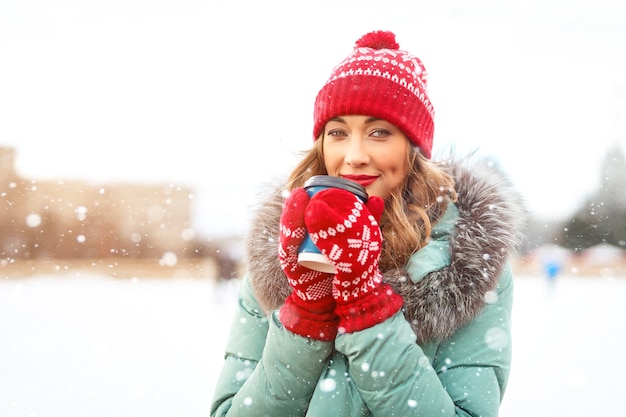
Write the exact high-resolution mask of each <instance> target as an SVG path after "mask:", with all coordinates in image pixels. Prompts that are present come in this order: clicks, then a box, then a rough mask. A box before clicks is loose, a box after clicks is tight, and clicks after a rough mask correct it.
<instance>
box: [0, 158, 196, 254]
mask: <svg viewBox="0 0 626 417" xmlns="http://www.w3.org/2000/svg"><path fill="white" fill-rule="evenodd" d="M191 198H192V194H191V191H190V190H189V189H186V188H184V187H179V186H176V185H171V184H168V185H140V184H125V183H119V184H93V183H89V182H86V181H80V180H72V181H65V180H49V181H40V180H32V179H26V178H22V177H20V175H19V174H18V173H17V172H16V171H15V150H14V149H12V148H3V147H0V259H36V258H66V259H69V258H108V257H122V256H124V257H128V258H157V259H161V258H163V257H164V256H165V257H166V256H167V255H168V254H169V255H171V256H175V257H193V256H194V254H195V253H198V252H200V251H201V248H198V247H197V243H196V239H195V236H194V232H193V230H192V229H191V227H190V224H191V201H190V200H191Z"/></svg>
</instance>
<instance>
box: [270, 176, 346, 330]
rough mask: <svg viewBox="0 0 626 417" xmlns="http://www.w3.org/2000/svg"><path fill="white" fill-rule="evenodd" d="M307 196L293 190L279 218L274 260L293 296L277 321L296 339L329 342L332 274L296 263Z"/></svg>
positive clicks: (334, 318) (333, 320) (335, 321)
mask: <svg viewBox="0 0 626 417" xmlns="http://www.w3.org/2000/svg"><path fill="white" fill-rule="evenodd" d="M308 203H309V196H308V194H307V193H306V191H304V189H302V188H296V189H294V190H293V191H292V192H291V195H290V196H289V197H288V198H287V200H286V201H285V204H284V207H283V212H282V215H281V217H280V244H279V246H278V258H279V260H280V267H281V268H282V270H283V271H284V272H285V275H286V276H287V280H288V282H289V285H290V286H291V287H292V288H293V292H292V293H291V295H289V297H287V299H286V300H285V304H284V305H283V307H281V309H280V321H281V322H282V323H283V325H284V326H285V327H286V328H287V329H289V330H290V331H292V332H293V333H296V334H299V335H300V336H305V337H310V338H312V339H317V340H333V339H334V338H335V336H336V335H337V325H338V321H339V319H338V317H337V315H336V314H335V313H334V311H333V310H334V308H335V300H334V299H333V296H332V277H333V276H332V274H328V273H323V272H318V271H314V270H312V269H309V268H306V267H304V266H302V265H300V264H299V263H298V248H299V247H300V244H301V243H302V241H303V240H304V236H305V235H306V233H307V231H306V227H305V225H304V211H305V209H306V206H307V204H308Z"/></svg>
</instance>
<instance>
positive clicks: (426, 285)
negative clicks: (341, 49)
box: [211, 31, 524, 417]
mask: <svg viewBox="0 0 626 417" xmlns="http://www.w3.org/2000/svg"><path fill="white" fill-rule="evenodd" d="M467 111H470V112H471V111H479V109H467ZM433 114H434V112H433V106H432V104H431V102H430V101H429V98H428V94H427V75H426V70H425V69H424V66H423V64H422V62H421V61H420V60H419V59H418V58H417V57H416V56H414V55H411V54H410V53H409V52H407V51H403V50H400V49H399V45H398V44H397V43H396V39H395V35H394V34H393V33H391V32H384V31H377V32H371V33H367V34H366V35H364V36H363V37H362V38H361V39H359V40H358V41H357V42H356V45H355V48H354V50H353V51H352V53H351V54H350V55H349V56H348V57H347V58H346V59H345V60H344V61H342V62H341V63H339V65H338V66H336V67H335V68H334V69H333V71H332V73H331V76H330V79H329V80H328V81H327V83H326V84H325V85H324V86H323V87H322V89H321V91H320V92H319V93H318V95H317V98H316V100H315V107H314V123H313V137H314V143H313V147H312V149H311V150H310V151H309V152H308V153H307V154H306V155H304V157H303V159H302V160H301V161H300V162H299V164H298V165H297V166H296V167H295V169H294V170H293V171H292V173H291V175H290V176H289V178H288V180H287V181H286V183H285V184H284V186H282V187H278V188H277V189H276V191H275V193H274V194H273V195H272V196H271V197H268V199H267V201H263V202H262V204H260V207H259V209H258V212H257V213H256V217H255V219H254V220H253V222H252V227H251V230H250V233H249V236H248V240H247V251H248V258H247V273H246V275H245V277H244V278H243V281H242V283H241V290H240V295H239V302H238V306H237V311H236V316H235V318H234V320H233V323H232V328H231V333H230V337H229V339H228V342H227V344H226V352H225V362H224V365H223V368H222V370H221V373H220V375H219V379H218V381H217V385H216V389H215V393H214V397H213V401H212V406H211V415H212V416H320V417H328V416H398V417H401V416H412V415H420V416H438V417H447V416H460V415H463V416H470V415H471V416H483V417H486V416H495V415H497V414H498V409H499V407H500V402H501V401H502V397H503V395H504V392H505V389H506V386H507V380H508V377H509V367H510V362H511V337H510V336H511V335H510V324H511V303H512V297H513V285H512V276H511V271H510V269H509V266H508V261H507V256H508V254H509V253H510V252H511V251H512V250H514V249H515V248H516V246H517V245H518V244H519V243H520V242H518V239H520V236H521V235H522V230H521V229H522V227H523V226H524V221H523V214H524V210H523V209H522V208H521V204H520V198H519V196H518V194H517V192H516V191H515V190H514V189H513V188H512V187H511V186H510V184H509V182H508V181H507V179H506V178H505V177H504V175H503V174H502V173H501V172H500V171H499V170H498V169H497V168H495V167H494V166H493V164H490V163H488V162H487V161H479V160H473V161H472V160H471V159H472V157H467V158H456V157H453V156H452V155H451V156H450V158H449V160H446V161H443V162H435V161H433V160H431V151H432V144H433V130H434V129H433V126H434V124H433ZM277 123H278V126H277V127H278V128H279V127H280V120H277ZM317 175H328V176H331V177H340V178H343V179H347V180H350V181H352V182H353V183H357V184H360V185H361V186H363V187H364V188H365V190H366V191H367V194H368V195H369V199H367V200H363V199H360V198H359V196H358V195H355V194H353V193H352V192H350V191H346V190H343V189H335V188H330V189H326V190H323V191H319V192H317V193H316V194H314V195H313V196H312V197H311V196H309V194H308V193H307V192H306V191H305V190H304V189H303V186H304V185H305V182H306V181H307V180H309V179H310V178H311V177H312V176H317ZM364 201H366V202H364ZM306 231H308V233H309V234H310V235H311V236H312V237H313V240H314V242H316V245H317V246H318V247H319V248H320V249H321V251H322V253H323V254H324V255H327V257H328V258H330V262H331V263H332V266H333V267H334V268H335V269H336V272H318V271H314V270H312V269H309V268H307V267H305V266H303V265H301V264H299V263H298V261H297V258H298V254H297V252H298V248H299V247H300V245H301V243H302V241H303V239H304V236H305V234H306Z"/></svg>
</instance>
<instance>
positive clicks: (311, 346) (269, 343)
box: [211, 278, 332, 417]
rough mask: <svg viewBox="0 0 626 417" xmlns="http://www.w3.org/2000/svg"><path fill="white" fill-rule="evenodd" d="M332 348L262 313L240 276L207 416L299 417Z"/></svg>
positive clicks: (248, 284)
mask: <svg viewBox="0 0 626 417" xmlns="http://www.w3.org/2000/svg"><path fill="white" fill-rule="evenodd" d="M331 350H332V342H320V341H314V340H310V339H306V338H303V337H300V336H298V335H295V334H293V333H291V332H289V331H288V330H286V329H285V328H284V327H282V325H281V324H280V322H279V321H278V317H277V313H274V314H273V315H272V316H270V317H269V318H268V317H266V316H264V315H263V314H262V311H261V309H260V307H259V305H258V303H257V302H256V300H255V298H254V295H253V292H252V289H251V287H250V283H249V280H248V279H247V278H244V280H243V282H242V285H241V291H240V296H239V305H238V308H237V311H236V313H235V317H234V319H233V322H232V327H231V333H230V336H229V339H228V342H227V345H226V353H225V358H224V366H223V368H222V371H221V373H220V376H219V378H218V381H217V384H216V389H215V393H214V397H213V402H212V405H211V416H215V417H217V416H228V417H235V416H249V415H276V410H281V415H303V414H304V412H305V411H306V408H307V406H308V403H309V401H310V399H311V396H312V395H313V391H314V390H315V386H316V383H317V381H318V379H319V376H320V374H321V373H322V371H323V369H324V368H325V367H326V359H327V358H328V356H329V355H330V353H331ZM251 413H253V414H251Z"/></svg>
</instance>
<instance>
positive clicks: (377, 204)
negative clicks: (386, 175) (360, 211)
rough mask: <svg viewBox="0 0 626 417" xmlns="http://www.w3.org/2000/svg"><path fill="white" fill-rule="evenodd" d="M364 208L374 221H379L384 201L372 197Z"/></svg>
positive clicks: (383, 208)
mask: <svg viewBox="0 0 626 417" xmlns="http://www.w3.org/2000/svg"><path fill="white" fill-rule="evenodd" d="M365 207H367V209H368V210H369V211H370V213H372V216H374V218H375V219H376V221H380V218H381V216H382V215H383V211H384V210H385V201H384V200H383V199H382V198H380V197H378V196H375V195H374V196H372V197H370V198H369V200H367V203H365Z"/></svg>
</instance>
